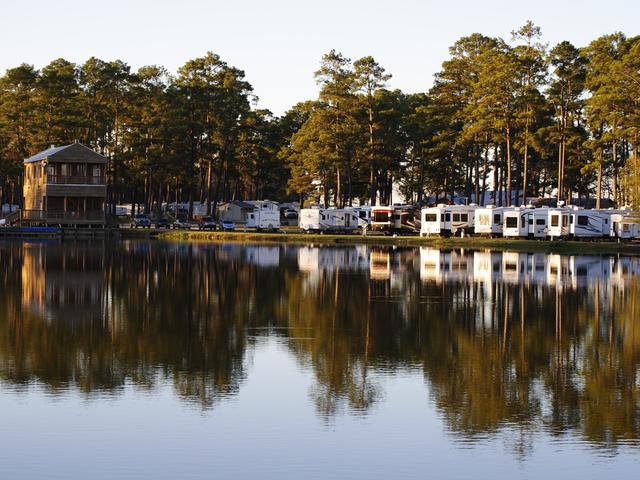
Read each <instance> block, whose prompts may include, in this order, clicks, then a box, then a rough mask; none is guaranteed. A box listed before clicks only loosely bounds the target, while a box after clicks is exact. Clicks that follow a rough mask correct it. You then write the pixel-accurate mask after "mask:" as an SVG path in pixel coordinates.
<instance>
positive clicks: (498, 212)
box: [474, 205, 506, 237]
mask: <svg viewBox="0 0 640 480" xmlns="http://www.w3.org/2000/svg"><path fill="white" fill-rule="evenodd" d="M505 210H506V208H505V207H494V206H493V205H488V206H486V207H478V208H476V211H475V220H474V228H475V234H476V235H482V236H490V237H493V236H497V235H502V216H503V215H504V212H505Z"/></svg>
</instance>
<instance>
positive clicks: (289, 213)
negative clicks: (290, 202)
mask: <svg viewBox="0 0 640 480" xmlns="http://www.w3.org/2000/svg"><path fill="white" fill-rule="evenodd" d="M284 218H286V219H287V220H295V219H296V218H298V212H297V211H296V210H295V209H293V208H288V209H287V210H285V211H284Z"/></svg>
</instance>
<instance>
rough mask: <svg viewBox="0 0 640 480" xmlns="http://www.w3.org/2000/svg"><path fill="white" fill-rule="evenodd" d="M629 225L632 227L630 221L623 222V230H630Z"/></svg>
mask: <svg viewBox="0 0 640 480" xmlns="http://www.w3.org/2000/svg"><path fill="white" fill-rule="evenodd" d="M629 227H630V225H629V224H628V223H623V224H622V231H623V232H628V231H629Z"/></svg>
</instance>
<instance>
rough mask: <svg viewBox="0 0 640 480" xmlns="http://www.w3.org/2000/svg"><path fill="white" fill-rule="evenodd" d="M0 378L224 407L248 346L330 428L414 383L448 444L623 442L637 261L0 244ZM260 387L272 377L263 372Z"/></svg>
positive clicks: (639, 428)
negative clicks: (267, 339)
mask: <svg viewBox="0 0 640 480" xmlns="http://www.w3.org/2000/svg"><path fill="white" fill-rule="evenodd" d="M0 265H1V268H2V269H1V270H0V284H1V285H2V295H0V378H1V379H2V382H3V383H5V384H11V385H16V386H27V385H30V384H32V383H33V382H39V383H41V384H44V385H46V386H47V388H48V389H50V390H51V392H53V393H56V392H64V391H66V390H68V389H77V390H79V391H82V392H85V393H86V394H87V395H92V394H94V393H95V392H101V393H104V392H109V393H111V392H115V393H117V392H119V391H121V390H122V388H123V386H124V385H125V384H126V383H127V382H133V383H134V384H135V385H137V386H139V387H140V388H148V389H154V388H156V386H157V385H158V384H159V383H160V382H166V381H167V380H170V381H172V382H173V385H174V388H175V392H176V394H177V395H179V396H181V397H183V398H185V399H186V400H187V401H190V402H196V403H198V404H199V405H201V406H202V407H204V408H209V407H211V406H213V405H214V404H215V403H216V401H219V400H220V399H223V398H225V397H227V396H232V395H235V394H237V392H238V389H239V386H240V385H241V384H242V382H243V380H244V378H245V376H246V372H247V368H248V367H247V366H248V358H247V356H248V355H251V353H252V351H253V349H254V348H253V347H254V345H253V344H254V343H255V342H256V338H259V337H260V336H265V335H267V336H279V337H280V338H282V339H283V340H284V341H286V344H287V345H288V348H289V349H290V351H291V353H292V355H293V356H294V357H295V358H296V359H297V360H298V361H299V362H300V363H301V364H302V365H304V366H309V367H311V368H312V370H313V372H314V375H315V384H314V387H313V388H312V390H311V392H310V397H311V400H312V401H313V403H314V404H315V406H316V409H317V412H318V414H319V415H321V416H322V417H323V418H326V419H330V418H332V417H333V416H334V415H337V414H339V413H340V412H346V413H348V414H351V415H364V414H366V413H367V412H368V411H369V409H370V408H371V407H372V406H373V405H375V404H376V403H377V402H381V401H383V399H384V389H383V383H384V378H385V377H390V376H393V375H394V374H396V373H398V372H405V371H414V372H415V371H420V372H422V373H423V374H424V377H425V380H426V382H427V385H428V386H429V392H430V395H431V401H433V403H434V404H435V405H436V407H437V409H438V410H439V412H440V413H441V415H442V417H443V419H444V422H445V424H446V425H447V427H448V429H449V430H450V432H451V433H452V434H453V435H456V436H459V437H460V438H461V439H464V441H473V440H474V438H482V437H484V436H486V435H487V434H493V433H497V432H503V431H505V430H507V429H509V430H510V432H511V433H510V435H513V436H514V437H515V439H513V442H512V444H513V445H514V446H513V448H514V450H515V451H516V453H518V454H519V455H526V453H527V451H528V449H529V448H530V446H531V444H532V435H533V434H534V433H535V432H538V431H541V430H545V431H547V432H549V433H550V434H552V435H555V436H559V437H561V436H563V435H566V434H567V433H574V434H575V433H577V434H579V435H581V436H582V437H583V438H584V439H585V440H587V441H589V442H591V443H593V444H595V445H600V446H604V447H609V448H615V447H616V446H617V445H619V444H620V443H635V442H637V440H638V439H639V438H640V415H639V407H640V402H639V396H638V380H639V375H638V374H639V369H638V366H639V360H640V358H639V355H638V352H639V350H640V345H639V344H638V342H639V338H640V331H639V330H640V325H639V322H640V311H639V305H638V300H639V298H638V297H639V293H640V284H639V282H638V274H639V273H640V259H638V258H632V257H609V256H607V257H587V256H573V257H567V256H558V255H543V254H523V253H496V252H489V251H475V252H474V251H460V250H458V251H440V250H435V249H430V248H420V249H408V248H407V249H403V248H371V247H364V246H361V247H339V248H338V247H322V248H316V247H291V246H273V245H270V246H267V245H250V246H241V245H201V244H182V243H175V244H165V243H145V242H121V243H113V244H112V243H57V242H54V243H47V242H41V243H40V242H35V243H30V242H24V243H18V242H15V243H14V242H6V243H0ZM274 375H277V372H274Z"/></svg>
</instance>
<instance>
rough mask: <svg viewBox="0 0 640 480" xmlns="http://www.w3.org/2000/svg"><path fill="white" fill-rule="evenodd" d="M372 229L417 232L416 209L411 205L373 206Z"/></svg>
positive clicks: (389, 231) (390, 231) (401, 232)
mask: <svg viewBox="0 0 640 480" xmlns="http://www.w3.org/2000/svg"><path fill="white" fill-rule="evenodd" d="M370 229H371V230H373V231H377V232H384V233H387V234H394V233H395V234H409V233H416V232H417V231H419V228H418V227H417V226H416V222H415V217H414V209H413V207H411V206H409V205H392V206H386V207H385V206H375V207H371V222H370Z"/></svg>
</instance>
